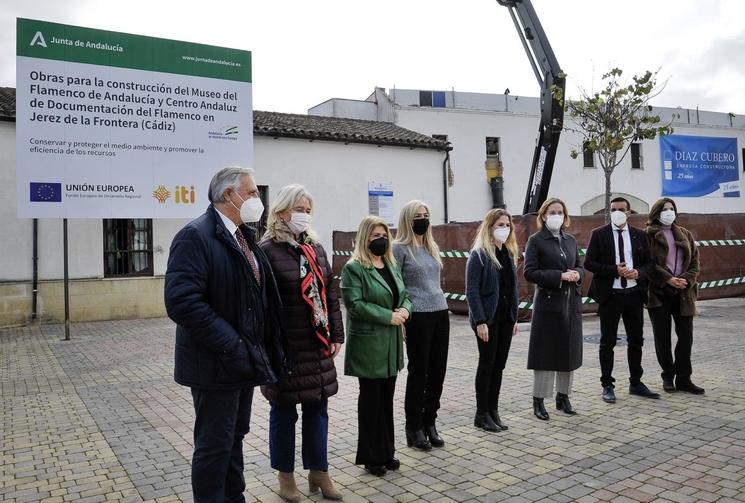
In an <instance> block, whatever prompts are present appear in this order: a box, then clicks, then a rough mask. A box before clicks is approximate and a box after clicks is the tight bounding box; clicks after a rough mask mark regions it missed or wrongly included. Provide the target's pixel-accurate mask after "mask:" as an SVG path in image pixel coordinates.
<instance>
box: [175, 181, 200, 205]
mask: <svg viewBox="0 0 745 503" xmlns="http://www.w3.org/2000/svg"><path fill="white" fill-rule="evenodd" d="M173 194H174V195H173V197H174V199H175V200H176V204H194V203H196V202H197V193H196V190H194V186H193V185H192V186H190V187H188V188H187V187H185V186H183V185H176V190H175V191H174V193H173Z"/></svg>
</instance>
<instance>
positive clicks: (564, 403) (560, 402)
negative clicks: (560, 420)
mask: <svg viewBox="0 0 745 503" xmlns="http://www.w3.org/2000/svg"><path fill="white" fill-rule="evenodd" d="M556 409H557V410H563V411H564V412H565V413H566V414H569V415H571V416H573V415H574V414H576V413H577V412H575V410H574V409H573V408H572V404H571V403H570V402H569V395H565V394H564V393H556Z"/></svg>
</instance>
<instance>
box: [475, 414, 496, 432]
mask: <svg viewBox="0 0 745 503" xmlns="http://www.w3.org/2000/svg"><path fill="white" fill-rule="evenodd" d="M473 425H474V426H475V427H476V428H481V429H482V430H485V431H491V432H497V431H502V428H500V427H499V426H497V425H496V424H495V423H494V420H493V419H492V418H491V416H489V414H488V413H487V412H477V413H476V416H475V417H474V418H473Z"/></svg>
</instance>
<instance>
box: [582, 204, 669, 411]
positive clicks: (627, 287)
mask: <svg viewBox="0 0 745 503" xmlns="http://www.w3.org/2000/svg"><path fill="white" fill-rule="evenodd" d="M610 210H611V223H609V224H607V225H604V226H602V227H598V228H597V229H594V230H593V231H592V235H591V237H590V244H589V245H588V247H587V255H586V256H585V269H587V270H588V271H590V272H592V273H593V276H592V283H590V292H589V295H590V297H592V298H593V299H594V300H595V301H596V302H597V303H598V314H599V315H600V372H601V377H600V383H601V385H602V386H603V395H602V397H603V400H604V401H605V402H608V403H615V401H616V395H615V392H614V391H613V388H614V385H613V382H614V381H615V379H614V378H613V375H612V373H613V348H614V347H615V346H616V336H617V334H618V322H619V321H620V320H621V319H623V326H624V328H625V329H626V339H627V341H628V361H629V374H630V376H629V380H630V385H629V393H631V394H632V395H638V396H642V397H646V398H659V397H660V395H659V394H658V393H654V392H653V391H651V390H650V389H649V388H647V386H646V385H645V384H644V383H643V382H642V381H641V377H642V372H643V371H642V345H643V344H644V335H643V330H644V304H645V303H646V302H647V285H648V281H649V274H650V272H651V269H652V267H654V264H653V262H652V257H651V255H650V253H649V246H648V245H647V238H646V235H645V233H644V231H642V230H640V229H637V228H635V227H631V226H630V225H628V224H627V222H626V219H627V217H628V216H629V214H630V213H631V204H630V203H629V201H628V200H626V199H625V198H623V197H616V198H615V199H613V200H612V201H611V203H610Z"/></svg>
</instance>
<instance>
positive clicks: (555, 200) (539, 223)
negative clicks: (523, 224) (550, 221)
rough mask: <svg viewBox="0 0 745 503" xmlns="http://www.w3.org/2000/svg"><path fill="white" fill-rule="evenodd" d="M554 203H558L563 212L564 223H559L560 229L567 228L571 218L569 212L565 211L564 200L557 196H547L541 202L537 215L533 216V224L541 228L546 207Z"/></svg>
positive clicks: (546, 210)
mask: <svg viewBox="0 0 745 503" xmlns="http://www.w3.org/2000/svg"><path fill="white" fill-rule="evenodd" d="M556 203H559V204H560V205H561V208H562V211H563V212H564V223H562V224H561V230H565V229H567V228H568V227H569V226H570V225H571V224H572V220H571V219H570V218H569V212H568V211H567V205H566V204H565V203H564V201H562V200H561V199H559V198H558V197H549V198H548V199H546V200H545V201H544V202H543V204H542V205H541V208H540V209H539V210H538V216H537V217H535V224H536V225H537V226H538V228H539V229H543V226H544V222H543V219H544V217H545V216H546V213H548V207H549V206H551V205H552V204H556Z"/></svg>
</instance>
